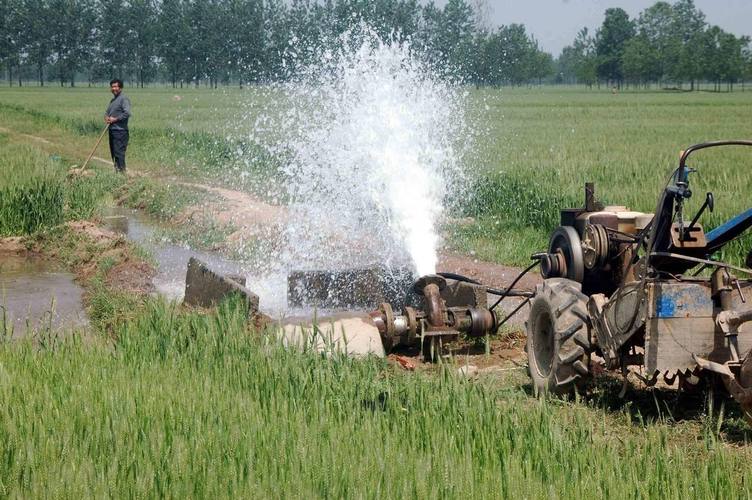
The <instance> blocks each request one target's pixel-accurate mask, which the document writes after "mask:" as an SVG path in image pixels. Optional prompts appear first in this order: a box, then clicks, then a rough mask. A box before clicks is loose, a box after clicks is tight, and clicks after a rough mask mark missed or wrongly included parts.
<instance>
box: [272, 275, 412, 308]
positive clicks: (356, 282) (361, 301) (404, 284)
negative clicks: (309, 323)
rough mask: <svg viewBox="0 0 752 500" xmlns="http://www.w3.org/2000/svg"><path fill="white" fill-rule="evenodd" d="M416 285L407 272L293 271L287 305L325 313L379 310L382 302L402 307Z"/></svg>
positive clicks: (288, 285)
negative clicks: (323, 310)
mask: <svg viewBox="0 0 752 500" xmlns="http://www.w3.org/2000/svg"><path fill="white" fill-rule="evenodd" d="M412 283H413V275H412V273H411V272H410V271H409V270H408V269H403V268H400V269H385V268H380V267H374V268H356V269H345V270H339V271H293V272H291V273H290V274H289V276H288V278H287V302H288V304H289V305H290V306H292V307H320V308H324V309H340V308H346V309H347V308H376V307H378V305H379V304H380V303H382V302H389V303H391V304H393V305H396V306H398V307H399V306H401V304H402V302H403V301H404V297H405V293H406V292H407V291H408V290H410V286H411V285H412Z"/></svg>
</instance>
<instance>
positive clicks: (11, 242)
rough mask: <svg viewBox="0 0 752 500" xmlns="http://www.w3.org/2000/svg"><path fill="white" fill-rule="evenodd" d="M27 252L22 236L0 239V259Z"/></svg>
mask: <svg viewBox="0 0 752 500" xmlns="http://www.w3.org/2000/svg"><path fill="white" fill-rule="evenodd" d="M27 251H28V249H27V247H26V240H25V239H24V238H23V237H22V236H11V237H9V238H0V257H2V256H6V255H23V254H25V253H26V252H27Z"/></svg>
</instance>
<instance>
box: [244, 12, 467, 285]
mask: <svg viewBox="0 0 752 500" xmlns="http://www.w3.org/2000/svg"><path fill="white" fill-rule="evenodd" d="M334 45H336V46H337V47H338V48H337V49H330V50H324V51H323V53H322V55H321V57H320V61H319V62H317V63H316V64H312V65H308V66H305V67H304V68H302V69H301V70H299V71H298V72H297V74H296V76H295V78H294V79H293V80H292V81H290V82H289V83H285V84H283V85H282V89H281V92H280V94H281V95H283V96H284V103H275V104H273V105H272V106H271V108H278V109H279V108H281V109H284V111H283V112H282V113H281V116H279V117H276V118H275V119H269V117H268V116H263V117H260V118H259V119H257V121H256V132H258V130H259V129H262V128H264V127H265V128H266V129H267V132H268V131H269V129H273V131H274V135H275V136H276V138H277V140H278V141H279V142H278V143H277V144H276V146H275V148H274V152H275V153H276V154H278V155H283V156H284V157H285V158H287V160H286V161H285V162H284V165H283V166H282V167H281V174H282V177H283V178H284V179H285V182H286V194H285V195H286V197H287V199H288V200H289V210H290V217H289V222H288V224H287V226H286V229H285V231H286V234H285V240H286V245H285V249H284V250H283V252H282V253H283V255H281V256H280V257H281V259H282V260H283V261H285V263H286V264H287V265H288V266H290V267H295V268H298V269H301V268H311V269H313V268H324V269H341V268H347V267H353V266H371V265H382V266H386V267H388V268H389V267H398V266H408V267H410V268H411V269H413V270H414V272H415V273H416V274H417V275H424V274H429V273H433V272H435V270H436V264H437V260H438V258H437V251H438V247H439V244H440V238H439V234H438V230H437V224H438V222H439V219H440V217H441V215H442V212H443V200H444V199H445V197H446V195H447V194H448V193H447V192H446V191H447V186H448V185H452V186H453V187H452V190H453V191H454V190H455V189H456V186H457V185H458V179H459V178H461V177H462V175H461V169H460V163H461V156H462V154H463V151H464V150H465V148H466V147H467V145H466V144H465V143H462V142H460V141H459V140H458V138H459V137H462V136H464V135H465V130H466V127H465V121H464V116H463V110H464V99H465V93H464V92H463V91H462V89H460V88H459V87H457V86H453V85H451V84H450V83H447V82H446V81H444V80H441V79H440V78H438V77H437V76H436V75H435V74H434V73H433V72H432V71H431V70H430V69H429V68H428V67H427V66H426V65H425V64H423V63H422V62H421V61H420V59H419V58H418V57H415V56H414V54H413V52H412V51H411V47H410V44H409V43H406V42H402V43H399V42H390V41H384V40H382V39H381V38H379V37H378V36H377V35H376V34H375V32H373V31H372V30H370V29H368V28H366V27H363V26H360V27H358V28H357V29H356V30H353V31H349V32H347V33H345V34H344V35H342V36H341V37H339V39H338V40H337V43H336V44H334ZM267 113H269V111H267ZM458 144H459V146H458ZM288 268H289V267H288Z"/></svg>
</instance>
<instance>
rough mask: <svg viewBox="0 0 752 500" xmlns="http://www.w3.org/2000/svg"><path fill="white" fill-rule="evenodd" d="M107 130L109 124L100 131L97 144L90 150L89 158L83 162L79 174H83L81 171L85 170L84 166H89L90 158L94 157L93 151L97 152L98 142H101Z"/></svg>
mask: <svg viewBox="0 0 752 500" xmlns="http://www.w3.org/2000/svg"><path fill="white" fill-rule="evenodd" d="M109 128H110V124H109V123H108V124H107V125H105V126H104V130H102V133H101V134H99V139H97V143H96V144H94V147H93V148H92V150H91V153H89V157H88V158H86V161H85V162H84V164H83V165H82V166H81V172H83V171H84V169H85V168H86V165H88V164H89V161H91V158H92V156H94V152H95V151H96V150H97V148H98V147H99V143H100V142H102V138H103V137H104V134H105V133H106V132H107V130H108V129H109Z"/></svg>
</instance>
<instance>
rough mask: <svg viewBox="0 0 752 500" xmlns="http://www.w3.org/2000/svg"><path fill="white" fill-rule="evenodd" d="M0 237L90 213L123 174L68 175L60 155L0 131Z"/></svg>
mask: <svg viewBox="0 0 752 500" xmlns="http://www.w3.org/2000/svg"><path fill="white" fill-rule="evenodd" d="M0 145H1V146H2V147H0V164H2V165H3V168H2V169H0V237H1V236H13V235H28V234H32V233H35V232H37V231H40V230H43V229H45V228H50V227H53V226H56V225H58V224H61V223H62V222H64V221H66V220H76V219H87V218H90V217H91V216H92V215H93V213H94V211H95V210H96V209H97V207H98V206H99V204H100V202H101V200H102V199H103V198H104V197H106V196H107V195H108V194H109V193H110V192H111V191H112V190H113V189H115V187H116V186H118V185H119V184H121V183H122V182H123V181H122V179H120V178H118V177H117V176H115V175H114V174H107V173H104V172H101V173H99V174H98V175H96V176H93V177H80V178H68V177H67V176H66V171H67V169H66V167H65V166H64V164H63V161H62V159H60V158H55V157H51V156H49V155H47V154H46V153H44V152H43V151H41V150H40V149H38V148H36V147H34V146H29V145H24V144H16V143H13V142H11V141H9V139H8V137H7V136H4V137H0Z"/></svg>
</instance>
